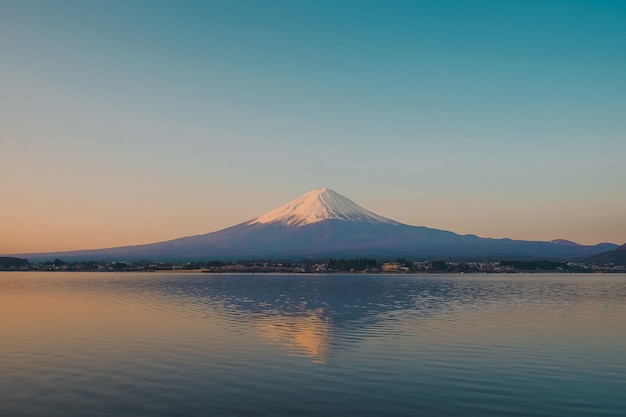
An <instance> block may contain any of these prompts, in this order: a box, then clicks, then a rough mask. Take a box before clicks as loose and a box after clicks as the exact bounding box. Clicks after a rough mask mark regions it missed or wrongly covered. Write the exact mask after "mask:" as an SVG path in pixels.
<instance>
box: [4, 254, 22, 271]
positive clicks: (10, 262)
mask: <svg viewBox="0 0 626 417" xmlns="http://www.w3.org/2000/svg"><path fill="white" fill-rule="evenodd" d="M25 266H28V260H27V259H23V258H14V257H10V256H0V271H3V270H10V269H19V268H21V267H25Z"/></svg>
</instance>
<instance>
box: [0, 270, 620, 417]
mask: <svg viewBox="0 0 626 417" xmlns="http://www.w3.org/2000/svg"><path fill="white" fill-rule="evenodd" d="M625 386H626V275H623V274H620V275H617V274H616V275H570V274H557V275H522V274H519V275H430V276H429V275H267V274H249V275H211V274H180V273H176V274H167V273H8V272H6V273H0V408H1V409H2V413H1V414H3V415H8V416H49V415H81V416H111V415H115V416H205V415H214V416H247V415H250V416H294V415H298V416H309V415H310V416H318V415H320V416H321V415H324V416H328V415H338V416H350V415H353V416H380V415H389V416H450V415H463V416H489V415H493V416H504V415H507V416H568V417H571V416H589V415H594V416H623V415H624V410H626V396H624V387H625Z"/></svg>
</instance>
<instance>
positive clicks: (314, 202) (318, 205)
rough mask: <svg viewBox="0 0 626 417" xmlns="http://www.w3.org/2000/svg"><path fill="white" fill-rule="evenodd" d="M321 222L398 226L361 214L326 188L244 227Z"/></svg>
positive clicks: (379, 217) (391, 222) (363, 211)
mask: <svg viewBox="0 0 626 417" xmlns="http://www.w3.org/2000/svg"><path fill="white" fill-rule="evenodd" d="M323 220H345V221H351V222H367V223H387V224H399V223H397V222H395V221H393V220H390V219H387V218H385V217H381V216H378V215H376V214H374V213H372V212H371V211H369V210H365V209H364V208H363V207H360V206H359V205H357V204H355V203H354V202H352V201H350V200H349V199H347V198H346V197H344V196H342V195H341V194H338V193H336V192H335V191H333V190H330V189H328V188H322V189H320V190H312V191H309V192H308V193H306V194H304V195H303V196H301V197H299V198H297V199H295V200H293V201H292V202H290V203H287V204H285V205H284V206H282V207H279V208H277V209H275V210H272V211H270V212H268V213H265V214H263V215H261V216H259V217H257V218H255V219H253V220H251V221H249V222H248V224H257V223H261V224H265V223H279V222H280V223H284V224H286V225H289V226H304V225H306V224H311V223H317V222H321V221H323Z"/></svg>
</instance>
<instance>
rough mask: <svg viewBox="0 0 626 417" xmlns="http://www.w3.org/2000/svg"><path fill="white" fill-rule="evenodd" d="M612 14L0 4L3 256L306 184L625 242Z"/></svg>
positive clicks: (460, 228) (212, 210) (427, 216)
mask: <svg viewBox="0 0 626 417" xmlns="http://www.w3.org/2000/svg"><path fill="white" fill-rule="evenodd" d="M625 51H626V2H624V1H601V0H589V1H576V0H563V1H549V0H542V1H530V0H524V1H497V0H494V1H480V0H473V1H406V2H405V1H391V2H390V1H374V2H371V1H369V2H368V1H340V0H335V1H291V0H288V1H236V0H235V1H213V2H211V1H168V2H160V1H154V0H149V1H139V0H133V1H113V0H107V1H89V0H87V1H85V0H79V1H48V0H45V1H30V0H15V1H12V0H3V1H1V2H0V158H1V160H0V196H2V202H1V203H0V218H1V219H2V227H1V229H0V253H5V254H7V253H24V252H39V251H56V250H72V249H85V248H102V247H110V246H120V245H127V244H141V243H149V242H154V241H160V240H167V239H172V238H176V237H181V236H188V235H196V234H202V233H207V232H211V231H215V230H219V229H221V228H224V227H227V226H231V225H234V224H237V223H240V222H243V221H245V220H248V219H251V218H253V217H256V216H257V215H260V214H262V213H264V212H266V211H269V210H271V209H274V208H276V207H278V206H280V205H282V204H284V203H286V202H288V201H290V200H292V199H294V198H296V197H298V196H300V195H301V194H304V193H306V192H307V191H309V190H311V189H314V188H323V187H328V188H331V189H333V190H335V191H337V192H339V193H340V194H343V195H345V196H346V197H348V198H350V199H352V200H353V201H355V202H356V203H357V204H360V205H362V206H364V207H365V208H367V209H369V210H371V211H374V212H375V213H377V214H380V215H382V216H385V217H389V218H392V219H394V220H397V221H400V222H403V223H407V224H412V225H423V226H429V227H435V228H440V229H446V230H451V231H454V232H457V233H461V234H465V233H473V234H477V235H479V236H483V237H510V238H515V239H529V240H551V239H555V238H564V239H570V240H574V241H577V242H579V243H584V244H595V243H599V242H605V241H609V242H613V243H619V244H622V243H624V242H626V53H625Z"/></svg>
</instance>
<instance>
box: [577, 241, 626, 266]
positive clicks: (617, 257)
mask: <svg viewBox="0 0 626 417" xmlns="http://www.w3.org/2000/svg"><path fill="white" fill-rule="evenodd" d="M585 261H586V262H588V263H593V264H597V265H608V264H613V265H626V243H625V244H623V245H622V246H620V247H619V248H617V249H615V250H611V251H608V252H604V253H601V254H598V255H595V256H592V257H590V258H587V259H586V260H585Z"/></svg>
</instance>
